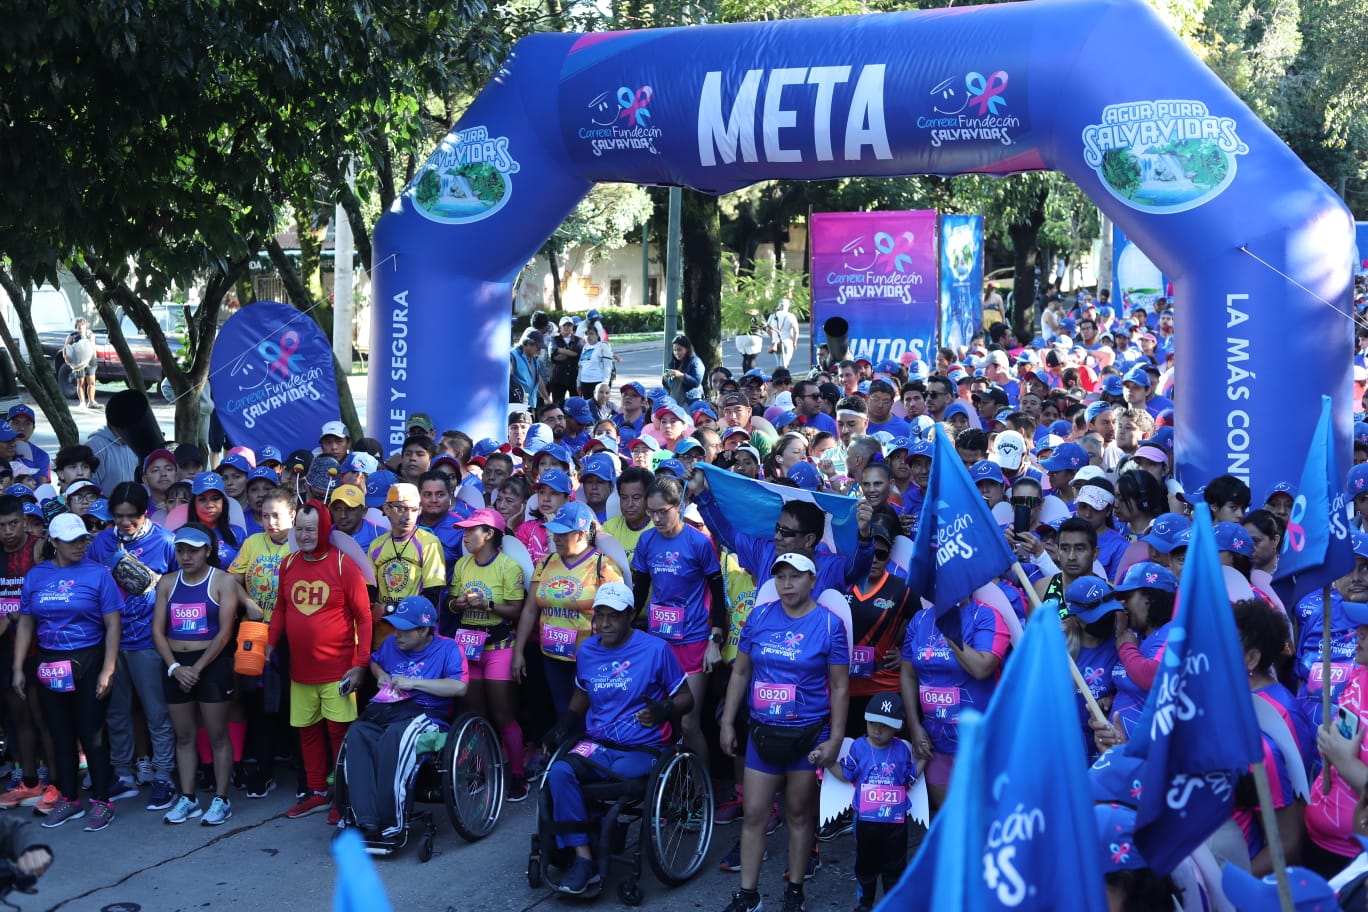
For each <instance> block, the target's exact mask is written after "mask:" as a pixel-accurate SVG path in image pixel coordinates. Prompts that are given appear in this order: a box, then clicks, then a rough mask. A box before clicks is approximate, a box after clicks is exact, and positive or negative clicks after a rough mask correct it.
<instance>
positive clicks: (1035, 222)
mask: <svg viewBox="0 0 1368 912" xmlns="http://www.w3.org/2000/svg"><path fill="white" fill-rule="evenodd" d="M1048 195H1049V191H1047V190H1044V189H1042V190H1041V191H1040V192H1038V193H1037V194H1036V198H1035V202H1034V205H1032V206H1031V209H1030V211H1029V212H1027V213H1025V215H1024V217H1023V218H1022V220H1020V221H1017V222H1015V223H1013V224H1011V225H1008V226H1007V236H1008V237H1010V238H1011V239H1012V255H1013V260H1012V265H1013V267H1014V269H1015V273H1016V274H1015V276H1014V277H1013V283H1012V295H1013V300H1012V328H1013V330H1014V331H1015V332H1016V335H1017V338H1019V339H1027V340H1029V339H1031V338H1033V337H1034V336H1035V324H1036V320H1035V315H1036V314H1035V308H1036V278H1035V271H1036V264H1037V262H1038V258H1039V254H1040V251H1039V250H1038V249H1037V243H1036V242H1037V240H1038V239H1039V237H1040V229H1041V226H1043V225H1044V224H1045V200H1046V198H1047V196H1048Z"/></svg>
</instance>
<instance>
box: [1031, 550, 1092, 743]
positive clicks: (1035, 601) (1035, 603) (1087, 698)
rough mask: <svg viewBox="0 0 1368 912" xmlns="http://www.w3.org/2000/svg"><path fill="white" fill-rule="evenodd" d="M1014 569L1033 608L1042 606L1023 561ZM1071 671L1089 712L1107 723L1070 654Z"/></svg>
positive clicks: (1033, 609) (1075, 685)
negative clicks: (1022, 564)
mask: <svg viewBox="0 0 1368 912" xmlns="http://www.w3.org/2000/svg"><path fill="white" fill-rule="evenodd" d="M1012 570H1013V571H1014V572H1015V573H1016V578H1017V579H1018V580H1020V581H1021V588H1023V589H1025V590H1026V597H1027V598H1028V599H1030V601H1031V610H1032V611H1035V610H1036V609H1037V608H1039V607H1040V596H1038V595H1036V591H1035V586H1032V585H1031V580H1030V577H1028V576H1027V575H1026V571H1025V570H1024V569H1022V566H1021V561H1012ZM1069 671H1070V672H1071V673H1072V674H1073V681H1074V687H1077V688H1078V692H1079V693H1080V694H1082V695H1083V702H1085V703H1087V704H1088V712H1089V713H1090V714H1091V715H1092V717H1093V718H1094V719H1096V720H1097V721H1098V722H1101V723H1102V724H1103V725H1107V724H1108V722H1107V716H1106V714H1105V713H1104V712H1102V707H1100V706H1098V705H1097V699H1096V698H1095V697H1094V696H1093V693H1092V688H1091V687H1089V686H1088V682H1087V681H1085V680H1083V672H1081V671H1079V670H1078V663H1077V662H1075V661H1074V658H1073V656H1069Z"/></svg>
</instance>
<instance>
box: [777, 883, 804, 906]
mask: <svg viewBox="0 0 1368 912" xmlns="http://www.w3.org/2000/svg"><path fill="white" fill-rule="evenodd" d="M782 912H807V906H806V905H805V904H804V902H803V893H802V891H801V890H795V889H793V886H792V885H791V884H790V885H789V886H787V887H785V888H784V905H783V907H782Z"/></svg>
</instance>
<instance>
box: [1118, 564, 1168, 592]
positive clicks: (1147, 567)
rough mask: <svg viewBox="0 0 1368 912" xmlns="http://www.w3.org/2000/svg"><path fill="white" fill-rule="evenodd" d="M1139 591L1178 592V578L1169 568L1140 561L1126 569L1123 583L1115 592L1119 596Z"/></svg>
mask: <svg viewBox="0 0 1368 912" xmlns="http://www.w3.org/2000/svg"><path fill="white" fill-rule="evenodd" d="M1137 589H1157V590H1159V591H1160V592H1177V591H1178V578H1177V577H1176V576H1174V575H1173V573H1172V571H1170V570H1169V569H1168V568H1167V567H1163V566H1160V565H1159V564H1156V563H1154V562H1153V561H1138V562H1137V563H1134V564H1131V565H1130V566H1129V567H1127V568H1126V572H1125V575H1123V576H1122V577H1121V582H1119V583H1117V584H1116V586H1115V588H1114V591H1115V592H1116V594H1117V595H1121V594H1123V593H1127V592H1135V591H1136V590H1137Z"/></svg>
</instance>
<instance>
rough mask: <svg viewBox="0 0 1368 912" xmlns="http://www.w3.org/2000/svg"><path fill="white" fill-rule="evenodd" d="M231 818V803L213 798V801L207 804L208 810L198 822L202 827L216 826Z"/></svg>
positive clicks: (224, 799)
mask: <svg viewBox="0 0 1368 912" xmlns="http://www.w3.org/2000/svg"><path fill="white" fill-rule="evenodd" d="M232 816H233V802H231V801H229V800H228V799H227V798H220V797H218V796H217V795H215V796H214V800H213V801H211V802H209V810H207V811H205V812H204V817H203V818H202V819H201V820H200V824H201V825H203V826H218V825H220V824H222V823H224V822H226V821H227V820H228V818H229V817H232Z"/></svg>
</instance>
